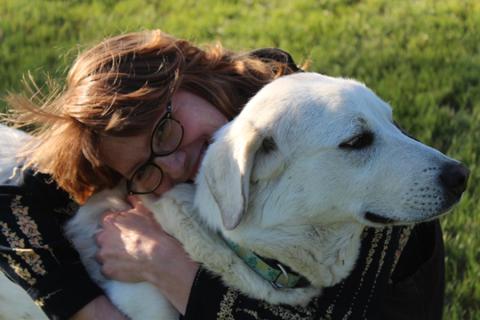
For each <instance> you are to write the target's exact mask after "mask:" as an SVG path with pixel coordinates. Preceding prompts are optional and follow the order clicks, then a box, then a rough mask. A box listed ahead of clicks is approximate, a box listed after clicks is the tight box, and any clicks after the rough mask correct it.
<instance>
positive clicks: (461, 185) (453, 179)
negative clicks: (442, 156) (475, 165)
mask: <svg viewBox="0 0 480 320" xmlns="http://www.w3.org/2000/svg"><path fill="white" fill-rule="evenodd" d="M469 175H470V171H469V170H468V168H467V167H465V166H464V165H463V164H457V163H455V164H447V165H445V166H443V167H442V169H441V172H440V176H439V178H440V182H441V183H442V185H443V186H444V187H445V188H446V190H447V191H449V192H451V193H452V194H454V195H456V196H460V195H461V194H462V193H463V191H465V188H466V187H467V181H468V176H469Z"/></svg>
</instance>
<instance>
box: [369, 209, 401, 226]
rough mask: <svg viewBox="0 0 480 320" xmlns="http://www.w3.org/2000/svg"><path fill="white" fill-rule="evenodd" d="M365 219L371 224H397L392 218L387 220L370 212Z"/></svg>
mask: <svg viewBox="0 0 480 320" xmlns="http://www.w3.org/2000/svg"><path fill="white" fill-rule="evenodd" d="M364 218H365V219H366V220H368V221H370V222H373V223H379V224H392V223H395V222H396V220H393V219H392V218H387V217H384V216H381V215H378V214H376V213H373V212H370V211H367V212H366V213H365V216H364Z"/></svg>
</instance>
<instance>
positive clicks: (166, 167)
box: [154, 150, 187, 181]
mask: <svg viewBox="0 0 480 320" xmlns="http://www.w3.org/2000/svg"><path fill="white" fill-rule="evenodd" d="M186 160H187V154H186V153H185V151H183V150H177V151H175V152H174V153H172V154H169V155H168V156H165V157H157V158H155V160H154V161H155V163H156V164H157V165H159V166H160V168H162V171H163V175H164V179H165V178H167V177H168V178H170V180H173V181H180V180H181V179H182V178H183V177H184V176H185V170H186V168H185V165H186ZM165 176H167V177H165Z"/></svg>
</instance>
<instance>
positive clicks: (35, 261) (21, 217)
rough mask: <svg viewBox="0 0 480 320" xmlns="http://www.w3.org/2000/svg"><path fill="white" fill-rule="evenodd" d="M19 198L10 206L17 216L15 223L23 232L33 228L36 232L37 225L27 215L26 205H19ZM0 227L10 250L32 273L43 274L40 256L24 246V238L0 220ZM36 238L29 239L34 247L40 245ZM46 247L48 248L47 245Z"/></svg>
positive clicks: (43, 269)
mask: <svg viewBox="0 0 480 320" xmlns="http://www.w3.org/2000/svg"><path fill="white" fill-rule="evenodd" d="M20 199H21V197H20V196H17V197H16V198H15V199H14V200H13V201H12V203H11V206H10V207H11V210H12V213H13V214H14V215H15V216H16V218H17V223H18V225H19V226H20V229H21V230H22V232H23V233H25V232H26V231H29V230H33V231H32V232H33V233H35V230H36V232H37V233H38V229H37V225H36V224H35V223H34V222H33V220H32V219H31V218H30V217H29V216H28V207H23V206H21V205H19V201H20ZM0 228H1V232H2V234H3V235H4V236H5V238H6V240H7V242H8V244H9V245H10V248H11V249H12V251H14V252H15V253H16V254H17V255H18V256H19V257H20V258H21V259H22V260H23V261H25V263H26V264H28V265H29V266H30V267H31V269H32V271H33V272H34V273H36V274H39V275H45V274H46V273H47V272H46V271H45V267H44V266H43V263H42V260H41V258H40V256H39V255H38V254H37V253H36V252H35V251H34V250H32V249H30V248H25V247H26V245H25V241H24V239H21V238H20V237H19V236H18V234H17V233H15V232H13V231H12V230H11V229H10V228H9V227H8V225H7V224H6V223H5V222H0ZM27 236H28V235H27ZM38 238H39V237H34V238H33V241H32V239H29V240H30V241H29V242H30V244H31V245H32V246H34V247H35V246H37V247H40V246H41V242H40V241H39V240H38ZM40 238H41V237H40ZM32 242H33V243H32ZM46 247H47V249H48V246H46Z"/></svg>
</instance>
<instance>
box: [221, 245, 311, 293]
mask: <svg viewBox="0 0 480 320" xmlns="http://www.w3.org/2000/svg"><path fill="white" fill-rule="evenodd" d="M224 240H225V243H226V244H227V245H228V246H229V247H230V249H232V251H233V252H235V254H236V255H237V256H238V257H240V259H242V260H243V261H244V262H245V263H246V264H247V265H248V266H249V267H250V268H251V269H252V270H253V271H255V273H257V274H258V275H259V276H261V277H262V278H263V279H265V280H267V281H268V282H270V284H271V285H272V286H273V287H274V288H275V289H291V288H304V287H307V286H309V285H310V282H309V281H308V280H307V279H306V278H305V277H303V276H301V275H299V274H298V273H295V272H293V271H292V270H290V268H288V267H287V266H283V265H282V264H281V263H280V262H278V261H276V260H272V259H267V258H263V257H260V256H259V255H257V254H255V253H254V252H253V251H251V250H249V249H247V248H244V247H241V246H239V245H238V244H237V243H235V242H233V241H231V240H228V239H226V238H224Z"/></svg>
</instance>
